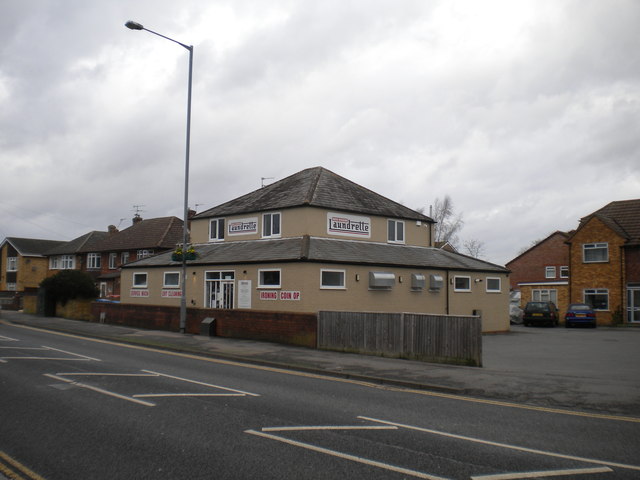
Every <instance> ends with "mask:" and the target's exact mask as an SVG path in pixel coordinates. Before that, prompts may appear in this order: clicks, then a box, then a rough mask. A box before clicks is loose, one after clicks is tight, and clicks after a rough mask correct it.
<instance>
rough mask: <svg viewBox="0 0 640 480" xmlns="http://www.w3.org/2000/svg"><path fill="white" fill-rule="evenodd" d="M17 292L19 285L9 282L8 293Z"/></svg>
mask: <svg viewBox="0 0 640 480" xmlns="http://www.w3.org/2000/svg"><path fill="white" fill-rule="evenodd" d="M16 290H18V284H17V283H15V282H7V291H8V292H15V291H16Z"/></svg>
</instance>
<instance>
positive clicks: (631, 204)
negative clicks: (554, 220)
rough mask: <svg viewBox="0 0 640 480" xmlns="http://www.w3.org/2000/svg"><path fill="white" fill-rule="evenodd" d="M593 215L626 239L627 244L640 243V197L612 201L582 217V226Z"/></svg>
mask: <svg viewBox="0 0 640 480" xmlns="http://www.w3.org/2000/svg"><path fill="white" fill-rule="evenodd" d="M593 217H596V218H598V219H600V220H601V221H602V222H603V223H604V224H605V225H607V226H608V227H609V228H611V229H612V230H613V231H614V232H616V233H617V234H618V235H620V236H621V237H623V238H625V239H626V244H627V245H640V199H636V200H621V201H615V202H611V203H609V204H607V205H605V206H604V207H602V208H601V209H600V210H596V211H595V212H593V213H592V214H590V215H587V216H586V217H584V218H581V219H580V226H582V225H584V224H586V223H587V222H588V221H589V220H591V219H592V218H593Z"/></svg>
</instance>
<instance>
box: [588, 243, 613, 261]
mask: <svg viewBox="0 0 640 480" xmlns="http://www.w3.org/2000/svg"><path fill="white" fill-rule="evenodd" d="M582 258H583V261H584V263H598V262H608V261H609V244H608V243H585V244H584V245H582Z"/></svg>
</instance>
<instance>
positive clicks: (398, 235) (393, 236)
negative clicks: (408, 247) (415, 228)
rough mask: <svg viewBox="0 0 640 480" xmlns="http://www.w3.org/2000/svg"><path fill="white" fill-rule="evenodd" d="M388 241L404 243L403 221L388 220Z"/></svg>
mask: <svg viewBox="0 0 640 480" xmlns="http://www.w3.org/2000/svg"><path fill="white" fill-rule="evenodd" d="M387 241H388V242H389V243H404V222H403V221H402V220H387Z"/></svg>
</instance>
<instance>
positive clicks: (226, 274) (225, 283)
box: [205, 271, 235, 308]
mask: <svg viewBox="0 0 640 480" xmlns="http://www.w3.org/2000/svg"><path fill="white" fill-rule="evenodd" d="M234 278H235V275H234V272H233V271H219V272H206V273H205V307H207V308H233V297H234V284H235V282H234Z"/></svg>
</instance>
